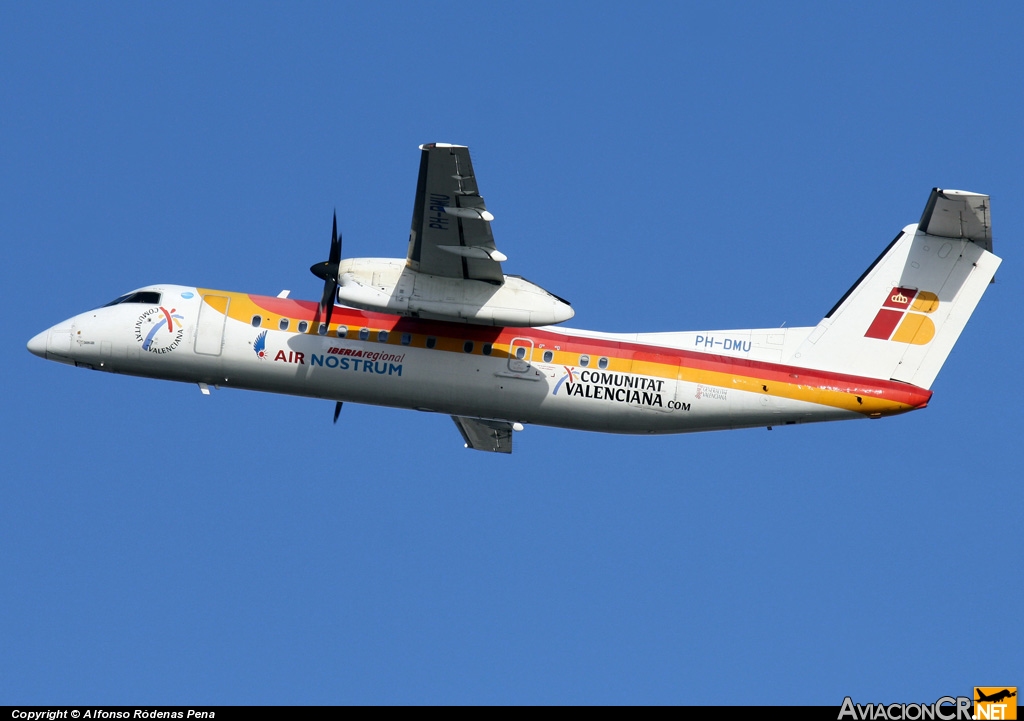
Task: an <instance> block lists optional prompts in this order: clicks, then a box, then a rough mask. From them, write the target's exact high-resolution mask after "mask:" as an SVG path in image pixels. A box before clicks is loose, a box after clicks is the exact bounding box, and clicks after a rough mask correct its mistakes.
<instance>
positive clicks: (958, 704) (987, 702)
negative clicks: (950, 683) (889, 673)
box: [838, 686, 1017, 721]
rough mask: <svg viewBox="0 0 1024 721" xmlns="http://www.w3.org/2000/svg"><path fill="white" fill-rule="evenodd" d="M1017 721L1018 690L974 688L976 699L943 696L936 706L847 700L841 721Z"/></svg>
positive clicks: (1008, 688)
mask: <svg viewBox="0 0 1024 721" xmlns="http://www.w3.org/2000/svg"><path fill="white" fill-rule="evenodd" d="M1016 718H1017V687H1016V686H975V687H974V697H973V698H971V697H970V696H943V697H942V698H940V699H939V700H937V701H935V702H934V703H930V704H925V703H889V704H885V703H868V704H859V703H855V702H854V701H853V699H852V698H850V697H849V696H847V697H846V698H844V699H843V705H842V707H841V708H840V709H839V717H838V721H843V720H844V719H851V720H852V721H874V720H875V719H879V720H881V719H885V720H886V721H936V719H937V720H938V721H954V719H955V720H956V721H988V719H1000V720H1005V721H1014V720H1015V719H1016Z"/></svg>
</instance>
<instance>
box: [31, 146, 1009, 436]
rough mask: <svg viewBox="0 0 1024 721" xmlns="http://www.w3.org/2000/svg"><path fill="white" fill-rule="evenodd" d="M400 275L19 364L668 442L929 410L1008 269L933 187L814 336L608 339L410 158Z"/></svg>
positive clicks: (444, 176) (76, 331)
mask: <svg viewBox="0 0 1024 721" xmlns="http://www.w3.org/2000/svg"><path fill="white" fill-rule="evenodd" d="M420 151H421V154H420V167H419V177H418V181H417V186H416V195H415V202H414V206H413V216H412V227H411V230H410V235H409V243H408V252H407V255H406V257H405V258H404V259H393V258H349V259H342V257H341V245H342V244H341V236H340V235H339V234H338V232H337V215H336V214H335V219H334V227H333V230H332V236H331V245H330V252H329V255H328V260H326V261H324V262H321V263H317V264H315V265H313V266H312V268H311V269H310V270H311V271H312V272H313V273H314V274H315V275H316V276H317V277H319V278H321V279H323V281H324V287H323V293H322V296H321V299H320V301H319V302H317V301H304V300H295V299H292V298H289V297H288V296H289V291H282V292H281V293H280V294H279V295H278V296H277V297H269V296H263V295H255V294H250V293H241V292H233V291H223V290H215V289H208V288H197V287H194V286H181V285H171V284H158V285H150V286H146V287H143V288H139V289H137V290H133V291H131V292H130V293H126V294H124V295H121V296H119V297H117V298H116V299H115V300H113V301H111V302H110V303H107V304H106V305H104V306H102V307H100V308H96V309H95V310H90V311H87V312H85V313H81V314H79V315H76V316H74V317H72V318H69V319H68V320H65V321H63V322H61V323H58V324H57V325H54V326H53V327H51V328H49V329H47V330H45V331H43V332H42V333H39V334H38V335H36V336H35V337H33V338H32V339H31V340H30V341H29V342H28V350H29V351H30V352H32V353H34V354H35V355H37V356H40V357H42V358H47V359H49V360H53V361H58V362H61V363H66V364H69V365H75V366H79V367H83V368H91V369H93V370H100V371H106V372H110V373H122V374H127V375H135V376H144V377H149V378H160V379H165V380H172V381H181V382H187V383H195V384H198V386H199V389H200V390H201V391H202V393H203V394H206V395H209V394H210V388H211V387H212V388H243V389H249V390H258V391H268V392H272V393H284V394H291V395H298V396H308V397H313V398H322V399H326V400H330V401H334V402H335V410H334V420H335V422H337V420H338V416H339V413H340V411H341V408H342V404H343V403H345V402H353V403H365V404H374V405H382V406H391V407H395V408H405V409H414V410H419V411H427V412H432V413H440V414H445V415H449V416H451V417H452V418H453V419H454V421H455V425H456V426H457V427H458V430H459V432H460V433H461V435H462V438H463V441H464V442H465V445H466V447H467V448H472V449H476V450H482V451H491V452H499V453H511V452H512V437H513V433H514V432H515V431H520V430H523V428H524V427H525V426H527V425H541V426H554V427H561V428H571V429H578V430H584V431H603V432H609V433H632V434H665V433H687V432H693V431H707V430H726V429H736V428H752V427H767V428H768V429H769V430H770V429H771V428H773V427H774V426H783V425H794V424H801V423H810V422H817V421H833V420H847V419H855V418H881V417H884V416H891V415H895V414H899V413H905V412H908V411H912V410H916V409H921V408H924V407H926V406H927V405H928V402H929V400H930V398H931V395H932V392H931V390H930V388H931V386H932V383H933V381H934V380H935V377H936V375H937V374H938V372H939V369H940V368H941V367H942V364H943V362H944V361H945V359H946V357H947V356H948V355H949V353H950V351H951V350H952V348H953V345H954V343H955V342H956V340H957V339H958V338H959V336H960V333H961V331H962V330H963V328H964V326H965V324H966V323H967V320H968V318H969V317H970V316H971V313H972V312H973V311H974V309H975V307H976V306H977V304H978V302H979V301H980V299H981V296H982V294H983V293H984V292H985V289H986V288H987V287H988V285H989V284H990V283H991V282H993V280H994V277H995V273H996V269H997V268H998V267H999V264H1000V262H1001V259H1000V258H998V257H997V256H995V255H994V254H993V253H992V228H991V222H990V208H989V196H987V195H982V194H979V193H971V192H966V191H959V190H942V189H939V188H935V189H933V190H932V191H931V194H930V196H929V198H928V202H927V204H926V206H925V209H924V213H923V214H922V216H921V219H920V221H919V222H918V223H916V224H911V225H908V226H906V227H905V228H903V230H902V231H900V232H899V234H898V235H897V236H896V237H895V238H894V239H893V241H892V242H891V243H889V245H888V247H886V248H885V250H884V251H882V253H881V255H879V257H878V258H877V259H876V260H875V262H874V263H872V264H871V266H870V267H869V268H868V269H867V270H866V271H865V272H864V273H863V275H861V277H860V279H858V280H857V282H856V283H854V285H853V286H852V287H851V288H850V289H849V290H848V291H847V292H846V294H845V295H843V296H842V298H841V299H840V300H839V302H838V303H836V305H835V306H834V307H833V308H832V309H831V310H830V311H828V312H827V313H826V314H825V315H824V317H823V318H822V319H821V320H820V321H819V322H818V323H817V325H814V326H807V327H792V328H789V327H787V328H753V329H741V330H699V331H686V332H658V333H602V332H594V331H585V330H575V329H570V328H565V327H561V326H559V325H557V324H559V323H562V322H564V321H566V320H569V319H570V318H571V317H572V316H573V314H574V311H573V309H572V307H571V306H570V304H569V303H568V302H567V301H565V300H563V299H562V298H559V297H558V296H556V295H555V294H553V293H551V292H549V291H547V290H545V289H543V288H541V287H540V286H538V285H535V284H533V283H531V282H529V281H527V280H526V279H524V278H522V277H520V276H517V275H507V274H505V273H504V270H503V267H502V263H503V262H505V261H506V260H507V257H506V256H505V255H504V254H502V253H501V252H500V251H498V249H497V247H496V245H495V242H494V237H493V235H492V232H491V221H493V219H494V216H493V215H492V214H491V213H490V212H489V211H488V210H487V208H486V205H485V204H484V200H483V198H482V197H481V195H480V192H479V186H478V185H477V181H476V176H475V174H474V170H473V165H472V161H471V158H470V154H469V149H468V148H467V147H466V146H460V145H451V144H446V143H431V144H428V145H422V146H420Z"/></svg>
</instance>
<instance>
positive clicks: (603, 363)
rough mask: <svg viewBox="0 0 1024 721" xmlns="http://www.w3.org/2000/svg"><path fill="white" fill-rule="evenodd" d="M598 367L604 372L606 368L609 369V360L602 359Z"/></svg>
mask: <svg viewBox="0 0 1024 721" xmlns="http://www.w3.org/2000/svg"><path fill="white" fill-rule="evenodd" d="M597 367H598V368H600V369H601V370H604V369H605V368H607V367H608V359H607V358H602V359H601V360H599V361H598V362H597Z"/></svg>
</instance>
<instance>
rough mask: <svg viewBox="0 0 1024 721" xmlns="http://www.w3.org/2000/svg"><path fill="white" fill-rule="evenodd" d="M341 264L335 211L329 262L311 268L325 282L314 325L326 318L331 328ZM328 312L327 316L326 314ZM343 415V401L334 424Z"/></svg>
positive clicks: (336, 413) (326, 326)
mask: <svg viewBox="0 0 1024 721" xmlns="http://www.w3.org/2000/svg"><path fill="white" fill-rule="evenodd" d="M339 263H341V236H340V235H338V211H337V210H335V211H334V223H333V225H332V227H331V252H330V254H329V255H328V256H327V260H325V261H324V262H322V263H316V264H314V265H312V266H310V268H309V270H310V271H311V272H312V273H313V275H315V276H316V277H317V278H320V279H321V280H323V282H324V294H323V295H322V296H320V305H319V306H317V309H316V317H315V318H314V319H313V323H315V324H318V325H319V323H320V318H321V317H324V321H323V322H324V326H325V328H327V329H330V327H331V314H332V313H333V312H334V301H335V300H336V299H337V297H338V264H339ZM325 311H326V314H325ZM340 415H341V401H338V402H337V403H335V404H334V422H335V423H337V422H338V416H340Z"/></svg>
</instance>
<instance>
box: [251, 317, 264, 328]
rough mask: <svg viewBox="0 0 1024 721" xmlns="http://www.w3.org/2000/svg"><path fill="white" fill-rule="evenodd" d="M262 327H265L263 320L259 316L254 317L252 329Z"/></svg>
mask: <svg viewBox="0 0 1024 721" xmlns="http://www.w3.org/2000/svg"><path fill="white" fill-rule="evenodd" d="M261 325H263V319H262V318H261V317H259V316H258V315H254V316H253V317H252V327H253V328H259V327H260V326H261Z"/></svg>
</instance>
